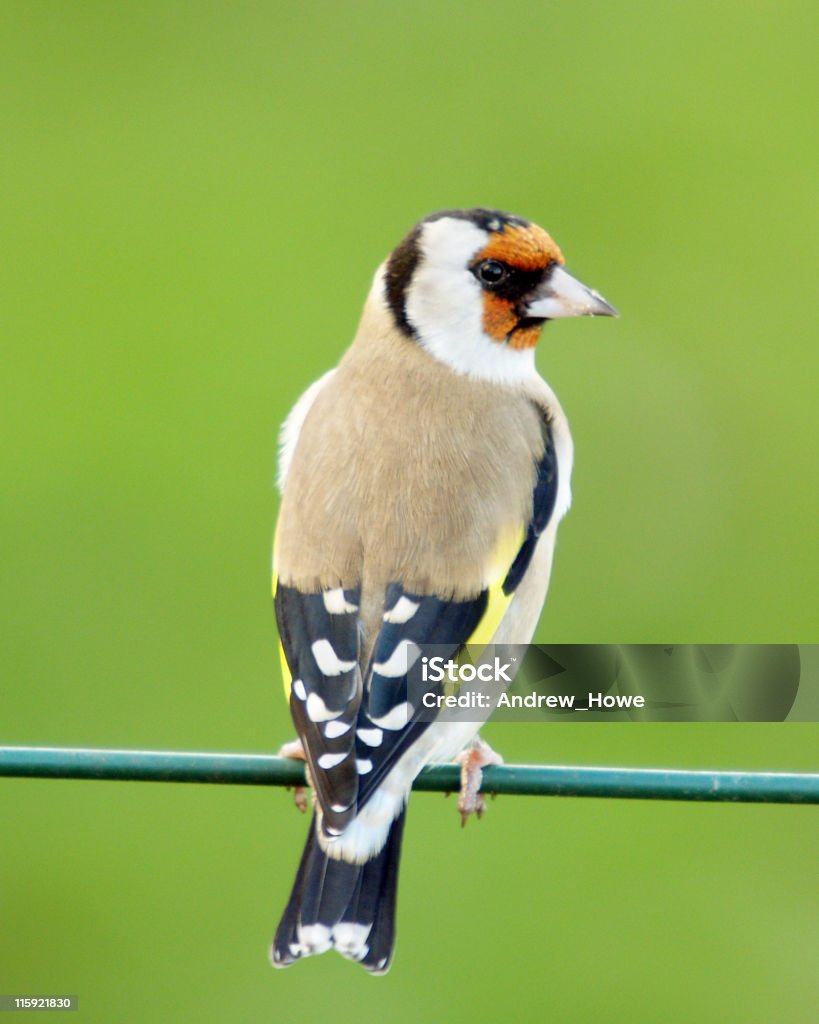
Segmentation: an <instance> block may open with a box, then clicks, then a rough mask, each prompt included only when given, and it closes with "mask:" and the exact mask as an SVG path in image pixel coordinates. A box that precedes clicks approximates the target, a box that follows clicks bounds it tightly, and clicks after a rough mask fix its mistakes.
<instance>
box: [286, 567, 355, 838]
mask: <svg viewBox="0 0 819 1024" xmlns="http://www.w3.org/2000/svg"><path fill="white" fill-rule="evenodd" d="M274 603H275V606H276V622H277V624H278V627H279V639H280V653H281V661H282V674H283V677H284V681H285V693H286V695H287V697H288V699H289V701H290V711H291V713H292V715H293V721H294V722H295V724H296V731H297V732H298V734H299V738H300V739H301V741H302V746H303V747H304V753H305V756H306V758H307V763H308V765H309V767H310V775H311V777H312V781H313V786H314V788H315V791H316V796H317V798H318V801H319V804H320V806H321V809H322V812H323V821H322V824H323V827H324V828H325V830H326V831H327V832H328V833H331V834H332V833H338V832H342V831H343V830H344V828H345V826H346V825H347V824H349V822H350V821H351V820H352V818H353V817H354V816H355V810H356V797H357V794H358V773H357V771H356V764H355V728H354V727H355V722H356V718H357V715H358V709H359V705H360V703H361V691H362V685H361V668H360V666H359V623H358V614H357V613H358V604H359V590H358V588H355V589H347V590H345V589H343V588H341V587H337V588H334V589H328V590H323V591H321V592H319V593H312V594H307V593H304V592H302V591H300V590H299V589H298V588H296V587H291V586H286V585H284V584H282V583H281V582H278V583H277V585H276V591H275V594H274Z"/></svg>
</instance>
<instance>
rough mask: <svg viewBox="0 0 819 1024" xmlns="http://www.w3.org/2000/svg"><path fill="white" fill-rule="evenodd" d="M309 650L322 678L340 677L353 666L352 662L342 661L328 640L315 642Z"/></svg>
mask: <svg viewBox="0 0 819 1024" xmlns="http://www.w3.org/2000/svg"><path fill="white" fill-rule="evenodd" d="M310 649H311V650H312V652H313V657H314V658H315V659H316V664H317V665H318V667H319V672H321V674H322V675H323V676H340V675H341V673H342V672H349V671H350V669H351V668H354V666H355V662H354V661H342V660H341V658H339V656H338V655H337V654H336V652H335V651H334V650H333V645H332V644H331V643H330V641H329V640H316V641H315V642H314V643H313V645H312V647H311V648H310Z"/></svg>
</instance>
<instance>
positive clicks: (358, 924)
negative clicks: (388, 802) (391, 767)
mask: <svg viewBox="0 0 819 1024" xmlns="http://www.w3.org/2000/svg"><path fill="white" fill-rule="evenodd" d="M405 815H406V809H404V810H403V811H402V812H401V814H399V816H398V817H397V818H396V819H395V821H394V822H393V824H392V826H391V828H390V833H389V836H388V837H387V841H386V843H385V844H384V847H383V849H382V850H381V852H380V853H379V854H378V855H377V856H376V857H373V859H372V860H369V861H367V862H366V863H365V864H350V863H348V862H347V861H342V860H334V859H332V858H330V857H328V856H327V855H326V853H325V852H324V851H323V850H322V849H321V846H320V845H319V842H318V839H317V838H316V819H315V816H314V817H313V821H312V823H311V826H310V833H309V835H308V837H307V843H306V844H305V847H304V852H303V853H302V856H301V861H300V862H299V868H298V871H297V873H296V880H295V882H294V884H293V891H292V893H291V894H290V899H289V901H288V903H287V907H286V908H285V911H284V914H283V915H282V919H281V922H280V923H279V927H278V930H277V931H276V937H275V938H274V940H273V946H272V949H271V959H272V961H273V965H274V966H275V967H287V966H289V965H290V964H292V963H295V961H296V960H299V959H301V958H302V957H304V956H310V955H312V954H314V953H323V952H324V951H325V950H327V949H330V948H331V947H335V948H336V949H337V950H338V952H339V953H341V954H342V955H343V956H346V957H348V958H349V959H352V960H358V961H359V962H360V963H361V964H362V965H363V966H364V967H366V968H367V970H368V971H371V972H373V973H374V974H384V973H385V972H386V971H387V970H388V969H389V965H390V960H391V959H392V952H393V948H394V946H395V903H396V894H397V891H398V862H399V858H400V854H401V837H402V834H403V831H404V818H405Z"/></svg>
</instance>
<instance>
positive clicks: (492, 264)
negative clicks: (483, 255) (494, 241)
mask: <svg viewBox="0 0 819 1024" xmlns="http://www.w3.org/2000/svg"><path fill="white" fill-rule="evenodd" d="M474 273H475V277H477V279H478V280H479V281H480V282H481V284H485V285H486V286H487V287H488V288H494V287H495V286H496V285H499V284H500V283H501V281H503V280H505V278H506V276H507V274H508V273H509V269H508V268H507V267H505V266H504V265H503V263H499V262H498V261H497V260H481V262H480V263H479V264H478V265H477V266H476V267H475V270H474Z"/></svg>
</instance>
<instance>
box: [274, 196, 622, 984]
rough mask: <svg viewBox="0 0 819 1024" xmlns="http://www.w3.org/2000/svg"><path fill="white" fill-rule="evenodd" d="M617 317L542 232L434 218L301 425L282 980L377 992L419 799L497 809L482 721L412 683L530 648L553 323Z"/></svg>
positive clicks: (294, 519)
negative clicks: (489, 651) (291, 824)
mask: <svg viewBox="0 0 819 1024" xmlns="http://www.w3.org/2000/svg"><path fill="white" fill-rule="evenodd" d="M615 315H617V314H616V311H615V310H614V308H613V307H612V306H611V305H610V304H609V303H608V302H606V301H605V299H603V298H602V297H601V296H600V295H598V294H597V293H596V292H594V291H593V290H591V289H590V288H588V287H586V286H585V285H584V284H582V283H581V282H580V281H579V280H578V279H577V278H576V277H574V276H572V275H571V274H570V273H569V272H568V270H566V268H565V260H564V257H563V254H562V252H561V251H560V249H559V248H558V246H557V244H556V243H555V242H554V241H553V239H552V238H551V237H550V235H549V234H548V233H547V232H546V231H545V230H544V229H543V228H541V227H539V226H538V225H537V224H535V223H533V222H532V221H529V220H527V219H525V218H523V217H518V216H515V215H512V214H509V213H504V212H501V211H497V210H491V209H483V208H476V209H453V210H444V211H441V212H438V213H434V214H431V215H429V216H427V217H424V218H423V219H422V220H420V221H419V222H418V223H417V224H416V225H415V226H414V227H413V228H412V229H411V230H410V231H409V233H408V234H407V235H406V236H405V237H404V238H403V240H402V241H401V242H400V243H399V244H398V246H397V247H396V248H395V249H394V250H393V251H392V253H391V254H390V255H389V257H388V258H387V259H386V261H385V262H384V263H382V265H381V266H380V267H379V268H378V270H377V271H376V273H375V277H374V279H373V282H372V287H371V289H370V292H369V295H368V297H367V300H366V302H365V305H364V310H363V314H362V317H361V321H360V324H359V327H358V329H357V332H356V333H355V336H354V339H353V341H352V344H351V345H350V347H349V348H348V349H347V351H346V353H345V354H344V355H343V356H342V358H341V360H340V362H339V363H338V365H337V367H336V368H335V369H331V370H329V372H327V373H325V374H324V375H323V376H322V377H320V378H319V379H318V380H317V381H315V383H313V384H312V385H311V386H310V387H309V388H308V389H307V390H306V391H305V393H304V394H303V395H302V396H301V398H299V399H298V401H297V402H296V404H295V405H294V407H293V409H292V411H291V412H290V413H289V415H288V416H287V418H286V420H285V422H284V424H283V427H282V430H281V436H280V452H279V464H278V485H279V489H280V492H281V503H280V508H279V516H278V521H277V524H276V531H275V540H274V554H273V593H274V605H275V613H276V622H277V626H278V633H279V638H280V655H281V662H282V673H283V676H284V681H285V692H286V695H287V699H288V701H289V706H290V712H291V715H292V718H293V721H294V724H295V727H296V731H297V734H298V740H297V741H296V743H295V745H293V744H289V745H287V746H286V747H285V748H283V751H282V752H285V753H287V754H289V755H290V756H301V757H303V759H304V760H305V761H306V772H307V778H308V781H309V783H310V785H311V787H312V790H313V794H314V795H313V803H314V811H313V817H312V821H311V825H310V830H309V833H308V837H307V842H306V845H305V847H304V852H303V854H302V857H301V861H300V863H299V866H298V870H297V874H296V879H295V883H294V885H293V890H292V893H291V896H290V899H289V901H288V903H287V906H286V909H285V911H284V914H283V916H282V919H281V922H280V924H279V927H278V930H277V932H276V935H275V938H274V940H273V943H272V946H271V950H270V958H271V961H272V963H273V965H274V966H276V967H286V966H289V965H290V964H292V963H294V962H295V961H297V960H300V959H302V958H305V957H307V956H310V955H313V954H318V953H323V952H325V951H326V950H329V949H331V948H334V949H335V950H336V951H337V952H338V953H340V954H341V955H343V956H344V957H346V958H348V959H350V960H353V961H357V962H359V963H360V964H361V965H362V966H363V967H364V968H366V969H367V970H368V971H369V972H371V973H373V974H384V973H385V972H386V971H387V970H388V969H389V967H390V964H391V961H392V956H393V951H394V945H395V908H396V894H397V885H398V864H399V856H400V850H401V842H402V835H403V831H404V823H405V818H406V809H407V800H408V798H409V794H410V790H411V788H412V783H413V780H414V779H415V777H416V776H417V775H418V773H419V772H420V771H421V770H422V768H423V767H424V766H425V765H427V764H429V763H430V762H433V761H446V760H453V759H455V758H459V759H460V761H459V763H461V765H462V790H461V794H460V799H459V807H460V810H461V813H462V816H463V817H464V818H465V817H466V816H468V815H469V814H470V813H471V812H474V811H477V812H480V811H481V810H482V797H481V796H480V794H479V789H480V778H481V775H480V773H481V769H482V767H484V766H485V765H487V764H491V763H497V762H498V761H499V760H500V758H499V757H498V756H497V755H495V753H494V751H492V750H491V748H489V747H488V744H485V743H484V742H483V741H482V740H481V739H480V737H479V736H477V732H478V729H479V727H480V724H481V723H475V722H467V723H464V722H460V723H459V722H453V721H452V720H451V719H450V720H447V718H446V716H443V715H442V716H439V717H434V713H433V714H432V715H431V714H430V713H427V714H426V715H422V714H421V713H420V709H419V708H418V707H414V706H413V702H412V701H411V700H410V699H409V698H408V688H407V674H408V668H409V666H410V665H411V664H412V662H413V659H414V658H417V656H418V653H419V652H420V651H421V650H423V649H427V648H428V647H429V646H430V645H444V647H445V648H446V649H447V650H448V651H450V652H452V653H453V656H455V657H457V656H458V655H459V653H460V652H462V651H463V649H464V647H465V645H466V644H480V643H488V642H489V641H493V642H495V643H518V644H527V643H529V642H530V641H531V638H532V636H533V633H534V630H535V627H536V625H537V622H538V619H539V617H540V614H541V609H542V607H543V603H544V600H545V597H546V591H547V588H548V583H549V576H550V573H551V566H552V556H553V551H554V546H555V536H556V531H557V526H558V523H559V522H560V520H561V519H562V518H563V516H564V515H565V513H566V512H567V510H568V508H569V505H570V502H571V473H572V463H573V458H574V450H573V444H572V438H571V434H570V431H569V426H568V422H567V419H566V416H565V415H564V412H563V410H562V408H561V406H560V403H559V402H558V400H557V398H556V396H555V394H554V392H553V391H552V389H551V388H550V387H549V385H548V384H547V383H546V381H545V380H544V379H543V377H541V376H540V374H539V373H538V371H537V368H536V364H535V346H536V344H537V342H538V339H539V337H540V335H541V332H542V330H543V328H544V326H545V325H546V324H548V323H549V322H550V321H553V320H557V319H560V318H564V317H575V316H615ZM549 330H551V328H549Z"/></svg>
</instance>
